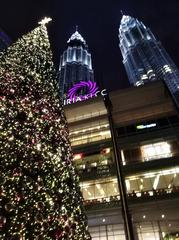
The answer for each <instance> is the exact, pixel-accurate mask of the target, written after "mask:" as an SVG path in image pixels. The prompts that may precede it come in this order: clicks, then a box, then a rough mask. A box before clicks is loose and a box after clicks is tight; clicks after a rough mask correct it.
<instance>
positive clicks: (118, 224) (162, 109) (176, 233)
mask: <svg viewBox="0 0 179 240" xmlns="http://www.w3.org/2000/svg"><path fill="white" fill-rule="evenodd" d="M108 97H109V99H110V101H111V107H110V111H111V114H112V120H113V123H114V127H115V132H116V133H117V134H116V138H117V149H118V153H119V154H120V158H119V160H120V161H121V165H122V173H123V175H124V178H125V185H126V191H127V200H128V205H129V210H130V213H131V215H132V221H133V227H134V234H135V239H138V240H160V239H164V240H168V239H173V240H176V239H179V115H178V113H177V111H176V108H175V105H174V103H173V101H172V98H171V96H170V94H169V93H168V90H167V89H166V87H165V86H164V84H163V82H161V81H156V82H153V83H149V84H146V85H144V86H140V87H137V88H136V87H130V88H128V89H123V90H118V91H113V92H111V93H109V96H108ZM65 112H66V116H67V120H68V123H69V129H70V137H71V143H72V148H73V152H74V164H75V166H76V169H77V171H78V173H79V176H80V185H81V189H82V193H83V197H84V205H85V208H86V211H87V215H88V223H89V226H90V232H91V235H92V239H93V240H125V234H124V224H123V218H122V214H121V203H120V194H119V189H118V180H117V175H116V165H115V157H114V151H113V142H112V139H111V131H110V123H109V120H108V119H109V118H108V117H109V116H108V115H109V114H108V111H107V109H106V105H105V103H104V99H103V97H102V96H98V97H94V98H91V99H87V100H85V101H79V102H77V103H74V104H68V105H66V106H65Z"/></svg>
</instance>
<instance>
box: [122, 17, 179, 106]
mask: <svg viewBox="0 0 179 240" xmlns="http://www.w3.org/2000/svg"><path fill="white" fill-rule="evenodd" d="M119 41H120V43H119V47H120V49H121V53H122V57H123V63H124V66H125V69H126V72H127V75H128V78H129V81H130V83H131V84H132V85H134V86H139V85H143V84H145V83H147V82H151V81H156V80H164V82H165V84H166V85H167V87H168V89H169V91H170V93H171V94H172V96H173V99H174V100H175V102H176V104H177V105H178V107H179V69H178V68H177V67H176V65H175V64H174V62H173V60H172V59H171V58H170V56H169V55H168V53H167V52H166V50H165V49H164V47H163V46H162V44H161V43H160V42H159V41H158V40H157V39H156V38H155V36H154V35H153V33H152V32H151V30H150V29H149V28H147V27H146V26H145V25H144V24H143V23H142V22H140V21H138V20H137V19H135V18H133V17H130V16H126V15H123V16H122V19H121V24H120V27H119Z"/></svg>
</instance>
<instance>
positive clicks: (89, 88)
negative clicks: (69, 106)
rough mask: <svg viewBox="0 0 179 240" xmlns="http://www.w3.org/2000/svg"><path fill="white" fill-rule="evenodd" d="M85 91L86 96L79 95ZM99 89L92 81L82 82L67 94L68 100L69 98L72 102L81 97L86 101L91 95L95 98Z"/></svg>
mask: <svg viewBox="0 0 179 240" xmlns="http://www.w3.org/2000/svg"><path fill="white" fill-rule="evenodd" d="M83 89H85V90H86V91H85V95H84V96H83V95H80V96H79V95H78V94H79V92H80V91H81V90H83ZM98 89H99V87H97V86H96V83H95V82H92V81H88V82H85V81H81V82H80V83H77V84H75V85H74V86H73V87H72V88H71V89H70V90H69V91H68V93H67V98H69V99H70V100H71V101H72V100H73V99H76V98H78V97H80V98H81V99H86V98H85V96H86V95H89V96H90V97H93V96H95V95H96V92H97V90H98Z"/></svg>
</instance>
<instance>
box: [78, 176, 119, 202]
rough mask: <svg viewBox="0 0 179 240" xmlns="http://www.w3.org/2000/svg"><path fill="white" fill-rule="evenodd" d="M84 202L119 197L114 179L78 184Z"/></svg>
mask: <svg viewBox="0 0 179 240" xmlns="http://www.w3.org/2000/svg"><path fill="white" fill-rule="evenodd" d="M80 186H81V190H82V193H83V197H84V199H85V200H92V199H102V198H108V199H107V200H108V201H109V198H110V197H111V196H116V195H119V191H118V184H117V179H116V178H105V179H100V180H93V181H86V182H82V183H81V184H80Z"/></svg>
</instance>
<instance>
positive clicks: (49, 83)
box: [0, 21, 91, 240]
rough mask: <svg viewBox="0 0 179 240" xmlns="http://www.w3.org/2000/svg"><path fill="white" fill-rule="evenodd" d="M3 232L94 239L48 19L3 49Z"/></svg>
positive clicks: (19, 237)
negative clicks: (60, 92)
mask: <svg viewBox="0 0 179 240" xmlns="http://www.w3.org/2000/svg"><path fill="white" fill-rule="evenodd" d="M0 134H1V138H0V153H1V154H0V155H1V166H0V167H1V177H0V181H1V189H0V196H1V206H2V209H1V216H0V229H1V235H0V239H3V240H37V239H38V240H41V239H42V240H48V239H49V240H50V239H73V240H84V239H85V240H86V239H91V237H90V235H89V233H88V229H87V223H86V216H85V214H84V211H83V206H82V196H81V193H80V188H79V181H78V177H77V176H76V174H75V171H74V168H73V166H72V153H71V148H70V143H69V139H68V129H67V122H66V119H65V116H64V111H63V108H62V105H61V103H60V100H59V97H58V84H57V80H56V76H55V71H54V66H53V63H52V54H51V51H50V44H49V40H48V34H47V30H46V26H45V21H42V22H41V25H40V26H39V27H37V28H36V29H35V30H33V31H32V32H30V33H28V34H27V35H25V36H23V37H22V38H21V39H19V40H18V41H17V42H16V43H15V44H13V45H12V46H11V47H9V48H8V49H7V50H6V51H5V52H3V53H1V55H0Z"/></svg>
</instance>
